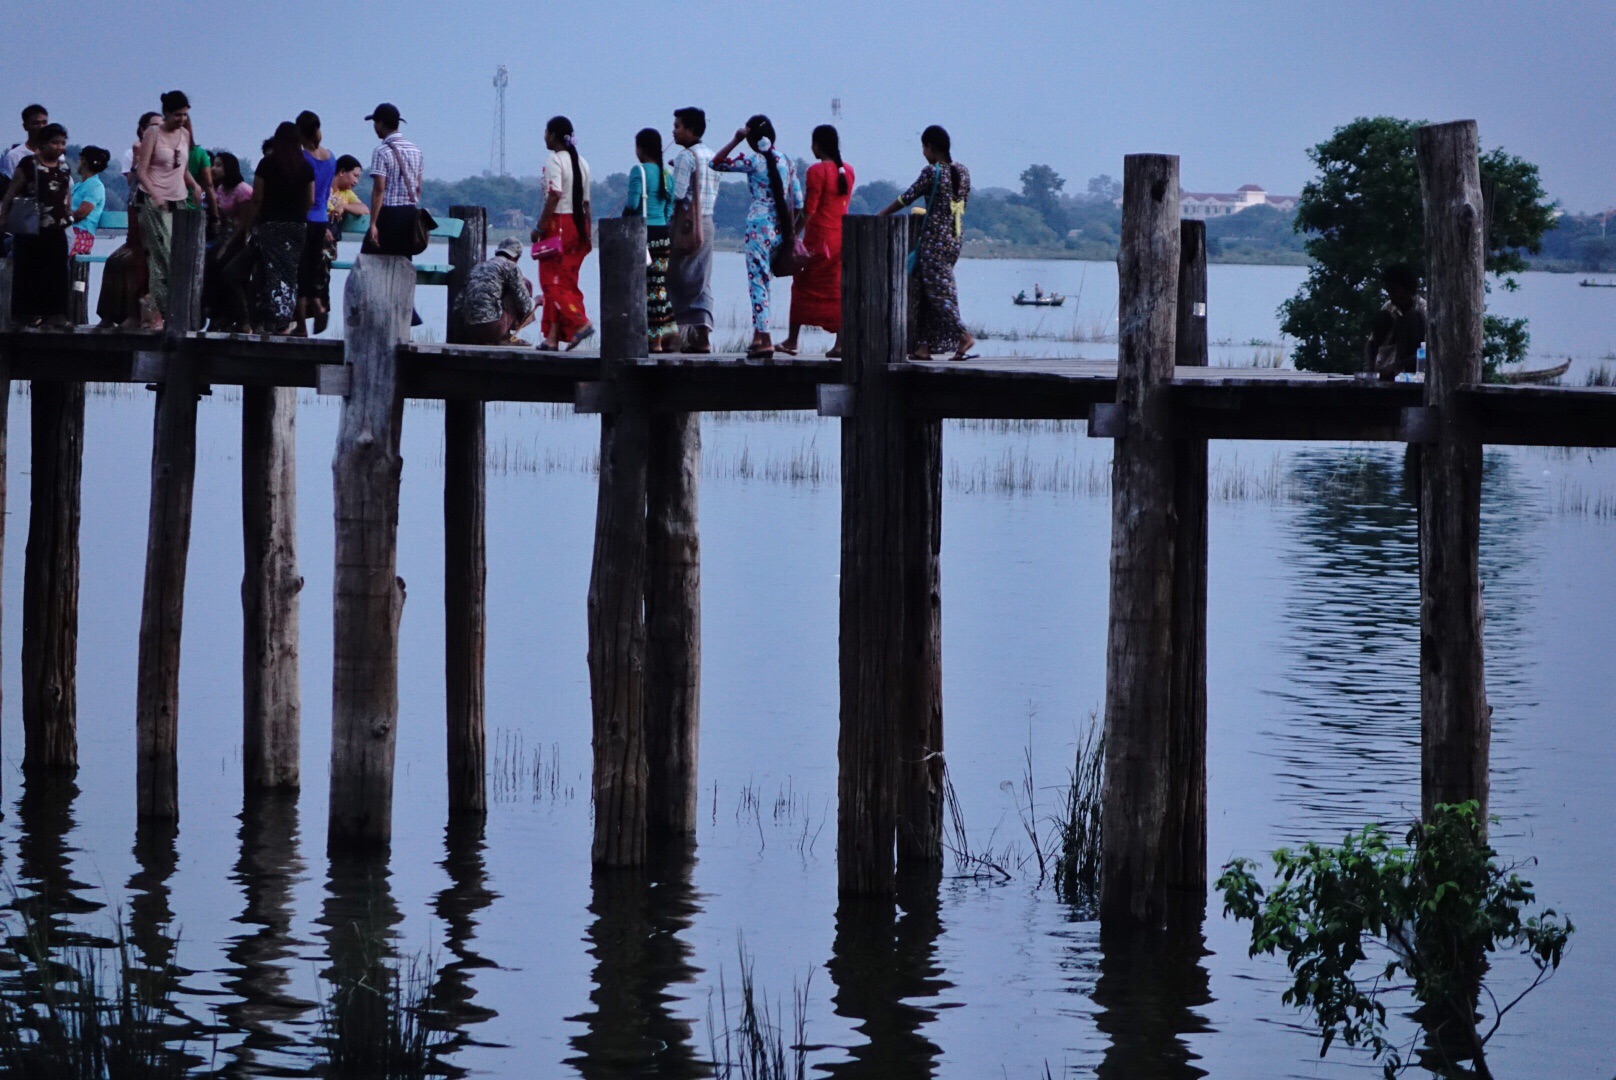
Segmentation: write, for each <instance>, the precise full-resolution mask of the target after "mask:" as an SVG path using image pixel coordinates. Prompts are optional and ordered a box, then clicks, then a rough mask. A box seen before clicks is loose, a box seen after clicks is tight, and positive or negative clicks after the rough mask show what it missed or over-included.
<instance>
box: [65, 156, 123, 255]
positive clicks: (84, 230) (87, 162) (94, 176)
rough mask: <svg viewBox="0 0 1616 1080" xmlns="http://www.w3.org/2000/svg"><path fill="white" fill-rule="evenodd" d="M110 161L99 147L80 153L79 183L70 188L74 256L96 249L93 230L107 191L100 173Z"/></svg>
mask: <svg viewBox="0 0 1616 1080" xmlns="http://www.w3.org/2000/svg"><path fill="white" fill-rule="evenodd" d="M111 160H112V154H111V152H110V151H107V150H103V149H102V148H101V147H99V146H86V147H85V148H84V149H83V150H80V151H79V177H80V179H79V182H78V183H76V184H74V185H73V193H72V194H71V195H70V196H68V205H69V206H71V207H72V208H73V249H72V253H73V254H74V255H88V254H89V253H90V251H91V249H93V248H94V247H95V230H96V229H97V228H99V227H100V225H101V215H102V213H103V212H105V210H106V208H107V188H106V185H105V184H103V183H102V182H101V174H102V173H103V172H104V171H106V167H107V163H108V162H110V161H111Z"/></svg>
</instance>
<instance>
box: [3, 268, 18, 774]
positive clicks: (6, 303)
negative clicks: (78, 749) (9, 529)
mask: <svg viewBox="0 0 1616 1080" xmlns="http://www.w3.org/2000/svg"><path fill="white" fill-rule="evenodd" d="M11 267H12V261H11V260H10V259H0V334H9V333H10V332H11V331H12V330H13V329H15V327H14V326H13V324H12V318H11ZM10 419H11V345H10V343H9V342H5V341H0V566H3V565H4V563H5V559H4V552H5V546H6V488H7V484H6V466H7V461H6V456H7V452H8V443H9V430H8V429H9V428H10V426H11V425H10ZM3 683H4V680H3V679H0V684H3ZM0 697H3V686H0ZM3 750H4V739H0V752H3ZM0 786H3V785H0Z"/></svg>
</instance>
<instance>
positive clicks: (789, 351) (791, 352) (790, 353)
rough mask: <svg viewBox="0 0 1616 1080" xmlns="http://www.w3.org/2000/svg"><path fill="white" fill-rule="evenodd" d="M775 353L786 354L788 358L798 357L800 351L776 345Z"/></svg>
mask: <svg viewBox="0 0 1616 1080" xmlns="http://www.w3.org/2000/svg"><path fill="white" fill-rule="evenodd" d="M774 351H775V352H778V353H785V354H786V355H787V356H796V355H797V353H798V351H799V350H797V349H788V348H786V347H785V346H784V345H776V346H775V347H774Z"/></svg>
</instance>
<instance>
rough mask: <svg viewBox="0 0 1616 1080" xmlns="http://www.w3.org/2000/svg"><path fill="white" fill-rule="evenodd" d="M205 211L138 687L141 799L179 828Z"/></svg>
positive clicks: (180, 290)
mask: <svg viewBox="0 0 1616 1080" xmlns="http://www.w3.org/2000/svg"><path fill="white" fill-rule="evenodd" d="M205 252H206V241H205V238H204V235H203V221H202V212H201V211H200V210H178V211H175V213H174V234H173V252H172V257H171V262H170V265H171V267H172V291H171V293H170V296H169V306H168V310H167V311H166V312H164V327H165V328H164V331H163V334H164V337H163V346H164V351H165V353H166V354H167V355H166V360H165V365H164V376H163V381H162V382H161V383H159V384H158V386H157V417H156V423H155V431H154V434H153V437H152V490H151V513H150V516H149V518H148V522H147V531H146V581H145V591H144V596H143V598H142V601H141V610H140V656H139V660H138V663H137V669H136V686H135V742H136V758H135V799H136V803H137V806H138V813H139V815H140V816H141V817H143V818H150V819H155V820H163V821H173V820H177V819H178V818H179V762H178V755H177V751H178V740H179V693H180V626H181V623H182V621H183V617H184V614H185V564H186V560H187V558H188V557H189V555H190V549H191V493H192V489H193V487H194V485H195V482H196V398H197V392H198V390H199V389H200V387H199V384H198V380H197V358H196V356H195V354H194V353H192V352H191V351H190V350H189V349H188V348H186V341H185V335H186V333H187V332H188V331H190V330H194V329H195V328H196V327H197V325H199V323H200V321H201V315H202V260H203V256H204V254H205Z"/></svg>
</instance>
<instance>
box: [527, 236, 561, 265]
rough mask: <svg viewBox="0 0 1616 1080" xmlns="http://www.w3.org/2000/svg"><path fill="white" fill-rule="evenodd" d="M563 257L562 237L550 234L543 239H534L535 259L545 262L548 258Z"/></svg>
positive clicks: (535, 260)
mask: <svg viewBox="0 0 1616 1080" xmlns="http://www.w3.org/2000/svg"><path fill="white" fill-rule="evenodd" d="M560 257H561V237H559V236H548V237H545V238H544V239H543V240H537V241H534V244H533V261H534V262H544V261H545V260H546V259H556V258H560Z"/></svg>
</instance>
